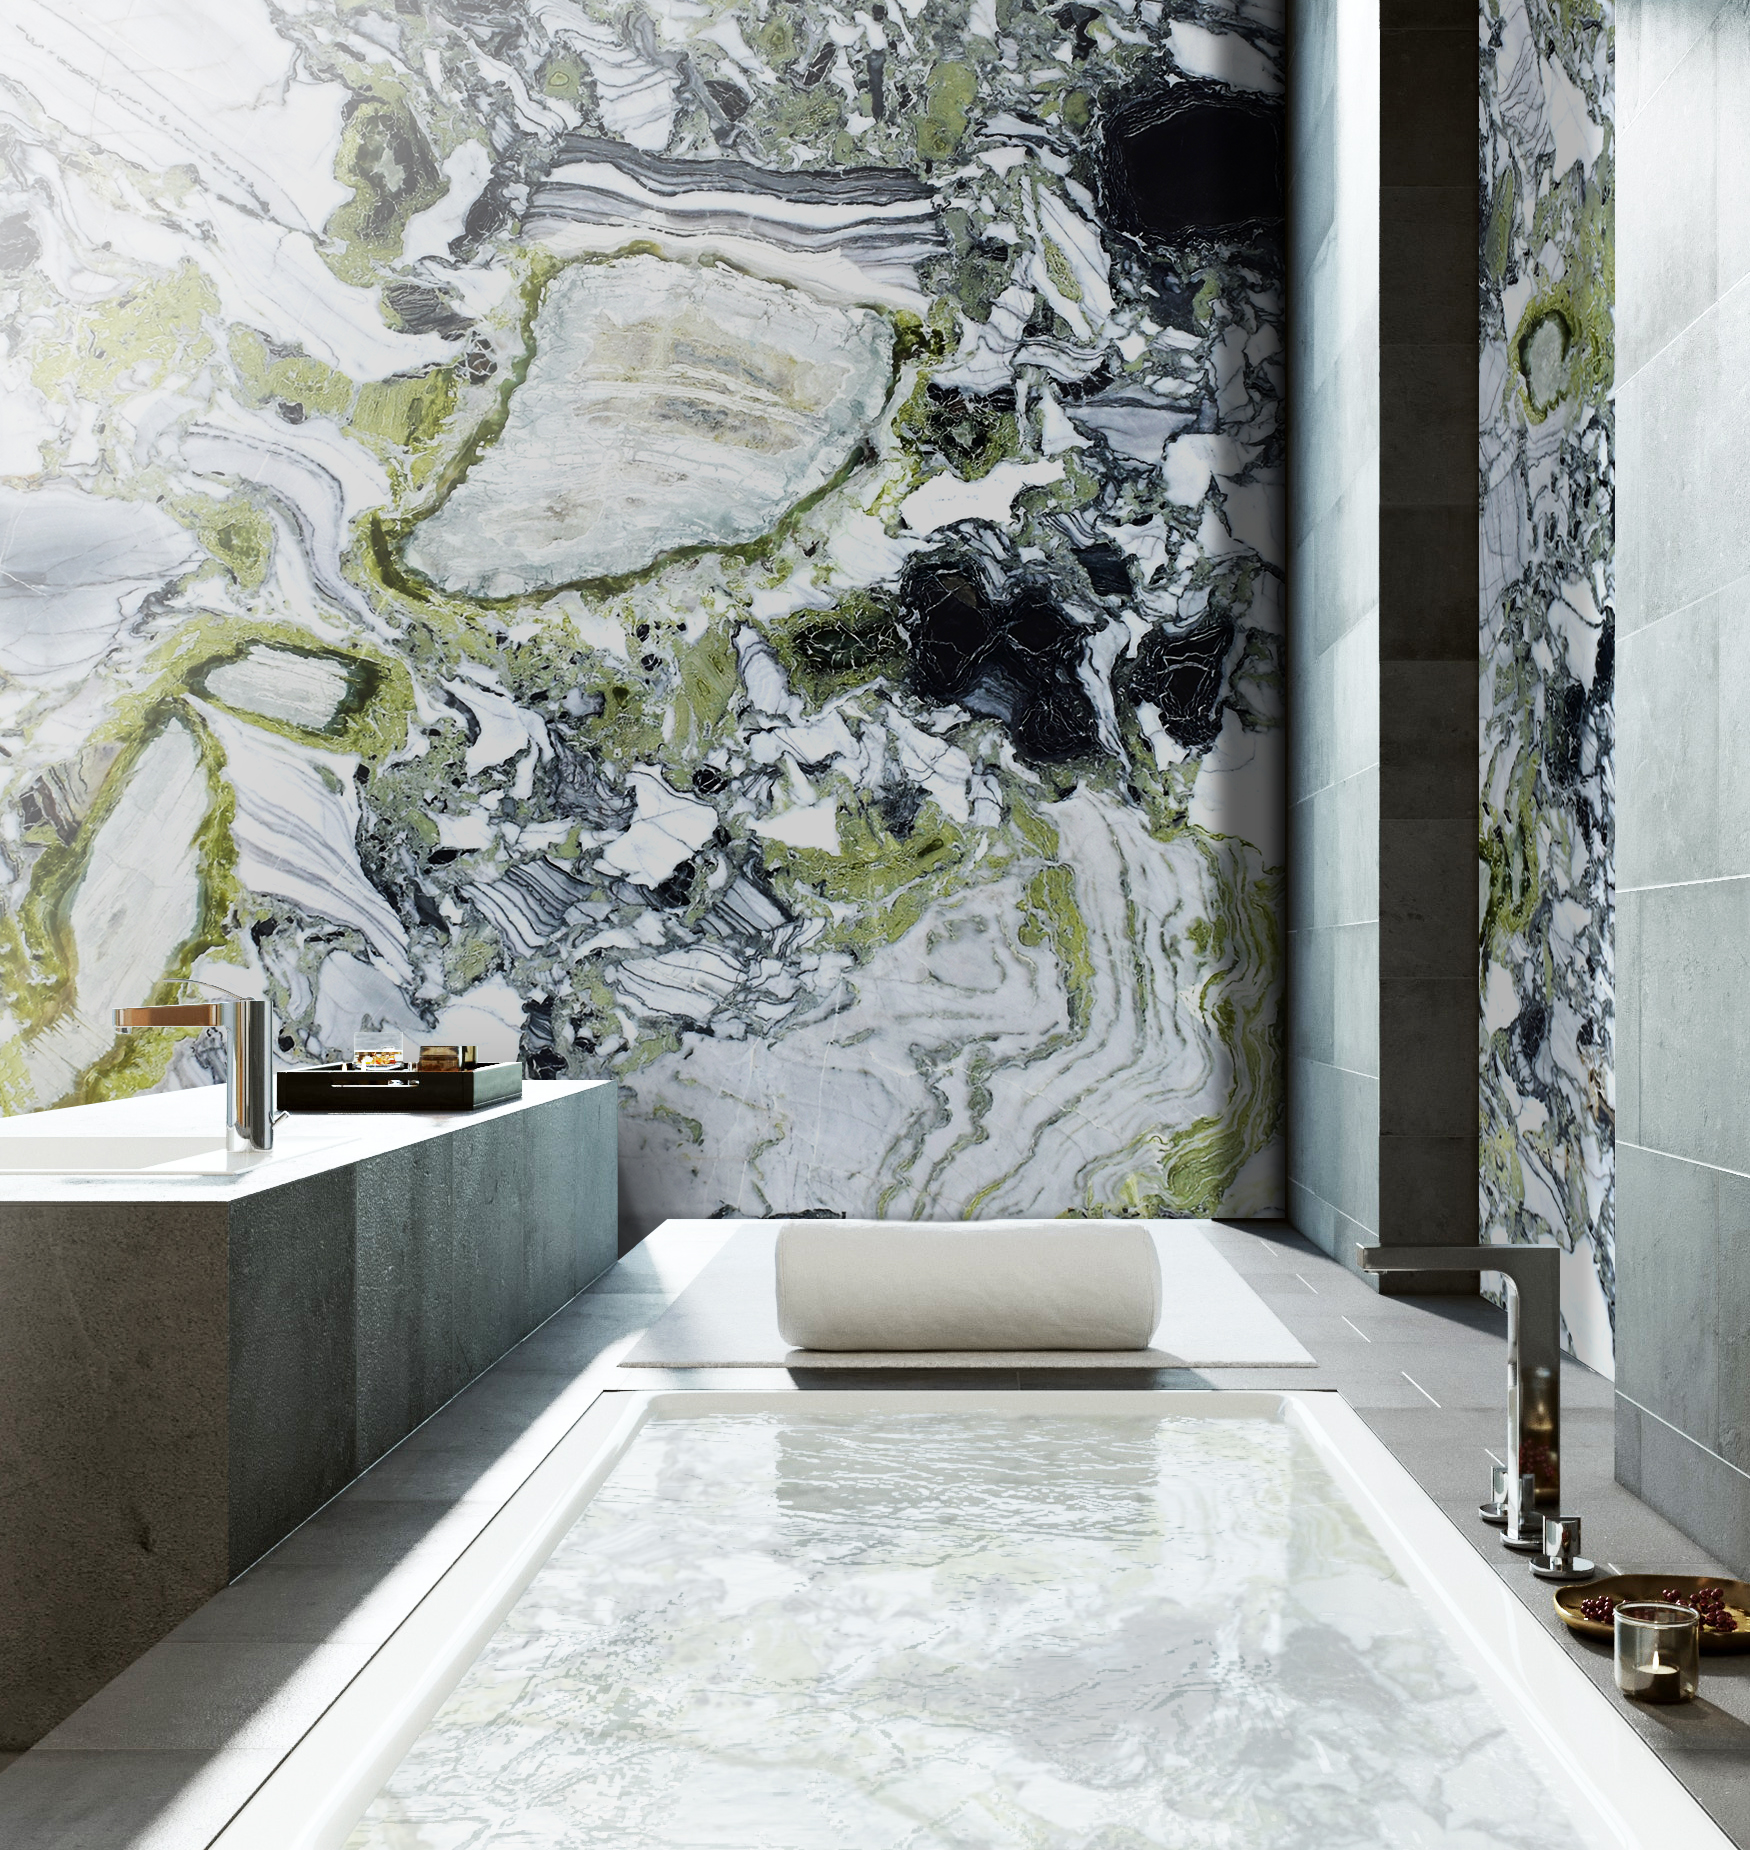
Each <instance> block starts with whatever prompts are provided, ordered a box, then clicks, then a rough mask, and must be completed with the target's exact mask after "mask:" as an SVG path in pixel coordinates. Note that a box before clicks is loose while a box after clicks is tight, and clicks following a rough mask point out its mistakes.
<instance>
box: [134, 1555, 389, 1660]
mask: <svg viewBox="0 0 1750 1850" xmlns="http://www.w3.org/2000/svg"><path fill="white" fill-rule="evenodd" d="M406 1616H407V1612H406V1605H405V1602H404V1599H403V1597H402V1594H401V1592H400V1591H399V1590H398V1589H396V1588H394V1587H393V1586H392V1585H391V1584H390V1583H389V1581H388V1580H387V1579H386V1578H385V1576H384V1575H383V1574H382V1573H381V1572H380V1571H377V1570H374V1569H372V1568H368V1567H361V1566H359V1565H357V1564H355V1563H352V1562H348V1563H346V1564H344V1565H332V1564H331V1565H327V1566H302V1567H300V1566H296V1565H285V1564H283V1563H282V1562H281V1561H280V1560H279V1559H278V1558H277V1557H275V1558H270V1559H268V1560H266V1561H262V1562H260V1563H258V1564H257V1565H256V1566H254V1567H252V1568H251V1569H250V1570H249V1572H248V1573H247V1574H245V1575H243V1576H242V1578H241V1579H239V1580H234V1581H233V1582H232V1583H231V1585H230V1586H228V1587H227V1588H225V1590H224V1591H223V1592H222V1593H220V1594H218V1595H217V1596H216V1597H215V1598H213V1599H210V1600H208V1601H207V1603H206V1604H205V1605H204V1606H203V1607H201V1609H200V1611H199V1612H197V1613H195V1614H194V1615H193V1616H192V1617H190V1618H188V1619H185V1620H184V1621H183V1622H182V1624H181V1625H179V1626H178V1627H177V1628H176V1630H175V1631H173V1632H172V1633H171V1634H170V1638H169V1640H168V1641H167V1642H172V1643H179V1644H271V1643H279V1644H313V1643H319V1642H321V1641H322V1640H323V1639H326V1638H334V1639H341V1640H346V1641H348V1642H352V1643H363V1644H370V1645H373V1646H374V1645H378V1644H381V1643H382V1642H383V1640H384V1639H386V1638H387V1637H388V1636H389V1634H390V1633H391V1632H392V1631H393V1630H394V1629H395V1627H396V1626H397V1625H399V1624H400V1623H401V1621H402V1619H404V1618H405V1617H406Z"/></svg>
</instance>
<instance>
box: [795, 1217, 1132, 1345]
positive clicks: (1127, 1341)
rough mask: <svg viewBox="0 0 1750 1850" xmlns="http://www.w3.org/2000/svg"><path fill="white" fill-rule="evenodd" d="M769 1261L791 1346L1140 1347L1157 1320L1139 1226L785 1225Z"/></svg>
mask: <svg viewBox="0 0 1750 1850" xmlns="http://www.w3.org/2000/svg"><path fill="white" fill-rule="evenodd" d="M777 1267H778V1332H779V1334H780V1335H781V1336H782V1337H783V1339H784V1340H785V1342H787V1343H789V1344H790V1345H791V1347H792V1348H796V1349H867V1350H940V1349H949V1350H955V1349H1007V1350H1015V1349H1105V1350H1111V1349H1146V1348H1147V1347H1148V1341H1149V1338H1150V1337H1151V1336H1152V1335H1153V1334H1154V1329H1155V1325H1156V1324H1157V1323H1158V1322H1159V1321H1160V1313H1161V1268H1160V1261H1159V1260H1158V1259H1157V1258H1156V1256H1155V1246H1154V1241H1153V1240H1152V1239H1151V1238H1150V1236H1149V1231H1148V1229H1147V1227H1145V1226H1143V1225H1142V1224H1141V1223H1140V1222H1137V1221H1097V1220H1096V1221H1089V1220H1072V1221H1063V1220H1046V1221H1038V1220H1034V1221H957V1222H946V1223H944V1222H929V1221H867V1220H863V1221H852V1220H793V1221H786V1222H785V1223H784V1225H783V1226H782V1227H781V1228H779V1230H778V1246H777Z"/></svg>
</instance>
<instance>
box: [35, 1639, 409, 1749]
mask: <svg viewBox="0 0 1750 1850" xmlns="http://www.w3.org/2000/svg"><path fill="white" fill-rule="evenodd" d="M373 1649H374V1647H373V1646H372V1645H369V1644H365V1643H362V1642H355V1641H350V1640H344V1639H328V1640H325V1641H323V1642H322V1643H320V1644H280V1643H273V1644H263V1643H254V1644H243V1643H236V1644H212V1643H199V1644H182V1643H176V1642H172V1641H171V1640H168V1639H167V1640H165V1642H164V1643H162V1644H157V1645H154V1646H153V1647H152V1649H151V1650H150V1651H148V1652H147V1653H146V1655H145V1656H144V1657H142V1658H141V1659H140V1660H139V1661H138V1662H137V1663H135V1664H132V1665H130V1666H129V1667H128V1668H127V1669H126V1670H124V1671H123V1672H122V1673H121V1675H120V1676H119V1677H117V1678H116V1679H115V1680H114V1681H113V1682H112V1683H109V1684H106V1685H105V1686H104V1688H102V1689H101V1690H99V1691H98V1693H97V1694H96V1695H95V1696H93V1697H92V1698H91V1700H90V1701H89V1702H88V1703H86V1704H85V1705H84V1707H83V1708H81V1709H79V1710H77V1711H76V1712H75V1713H74V1714H73V1715H71V1716H69V1717H68V1719H67V1720H66V1721H64V1722H62V1723H61V1725H60V1727H58V1728H56V1729H54V1730H53V1731H52V1732H51V1733H50V1734H49V1735H48V1736H47V1737H46V1738H45V1739H44V1740H43V1741H42V1742H41V1743H39V1751H42V1750H46V1751H48V1752H51V1753H52V1752H65V1751H68V1750H76V1751H80V1752H87V1753H90V1752H100V1751H101V1752H114V1751H120V1752H124V1753H140V1752H152V1753H189V1752H198V1751H203V1750H204V1751H211V1750H212V1749H214V1748H219V1747H225V1746H232V1747H234V1748H236V1749H237V1750H238V1751H239V1752H241V1753H245V1754H248V1753H250V1752H253V1751H260V1752H271V1751H273V1749H274V1748H275V1747H276V1746H278V1747H283V1745H284V1743H286V1742H287V1741H289V1740H295V1739H296V1738H297V1737H298V1735H300V1734H302V1733H303V1731H304V1730H305V1729H307V1728H308V1727H309V1726H310V1724H311V1723H312V1722H313V1721H314V1720H315V1719H316V1717H317V1716H318V1715H320V1714H321V1713H322V1711H323V1710H324V1709H325V1708H327V1706H328V1705H329V1703H330V1702H332V1701H333V1700H334V1697H335V1694H336V1692H337V1691H338V1690H340V1689H341V1688H343V1687H344V1686H345V1685H346V1684H347V1683H348V1682H349V1681H350V1680H351V1679H352V1678H353V1677H354V1676H356V1675H357V1674H358V1671H359V1670H360V1668H361V1667H362V1666H363V1665H364V1663H365V1661H366V1660H367V1659H368V1658H369V1657H370V1655H371V1653H372V1650H373Z"/></svg>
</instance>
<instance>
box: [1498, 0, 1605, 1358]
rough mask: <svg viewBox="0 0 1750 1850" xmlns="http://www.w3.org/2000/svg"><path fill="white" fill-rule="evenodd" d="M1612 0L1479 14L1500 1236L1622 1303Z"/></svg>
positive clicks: (1579, 1329) (1594, 1308) (1595, 1300)
mask: <svg viewBox="0 0 1750 1850" xmlns="http://www.w3.org/2000/svg"><path fill="white" fill-rule="evenodd" d="M1612 46H1613V13H1612V8H1611V5H1610V4H1609V0H1579V3H1578V4H1571V3H1569V0H1483V5H1482V176H1481V185H1482V207H1483V216H1482V227H1481V230H1482V249H1481V270H1480V274H1481V282H1482V318H1483V320H1482V327H1483V338H1482V398H1481V425H1482V445H1481V483H1480V489H1481V497H1482V532H1481V559H1480V572H1481V604H1482V609H1481V618H1482V624H1481V638H1480V647H1479V668H1480V694H1481V753H1480V759H1481V866H1480V869H1479V889H1480V891H1479V902H1480V909H1481V935H1482V946H1481V951H1482V955H1481V975H1480V990H1481V1015H1482V1029H1481V1032H1482V1165H1481V1176H1480V1182H1481V1221H1482V1233H1483V1238H1484V1239H1485V1240H1493V1241H1502V1242H1508V1243H1512V1242H1521V1241H1532V1242H1553V1243H1555V1244H1556V1245H1558V1246H1560V1247H1561V1249H1562V1251H1563V1253H1564V1255H1566V1256H1567V1262H1566V1263H1564V1266H1563V1270H1562V1312H1563V1318H1564V1321H1565V1323H1566V1328H1567V1337H1568V1341H1569V1343H1570V1345H1571V1347H1572V1349H1573V1351H1574V1353H1575V1354H1576V1355H1578V1356H1579V1357H1580V1358H1581V1360H1583V1361H1585V1362H1587V1363H1589V1364H1590V1365H1591V1366H1593V1367H1595V1368H1598V1369H1601V1370H1602V1371H1604V1372H1605V1373H1609V1372H1610V1370H1611V1367H1612V1334H1611V1332H1612V1324H1613V1315H1614V1297H1615V1236H1614V1188H1613V1175H1614V1137H1615V1089H1614V1088H1615V1075H1614V1050H1613V1039H1614V970H1613V961H1612V934H1613V921H1612V904H1613V895H1612V882H1613V877H1614V853H1613V841H1614V829H1615V791H1614V767H1613V749H1614V747H1613V737H1614V735H1613V705H1612V699H1613V672H1612V670H1613V662H1614V655H1615V629H1614V614H1613V613H1614V602H1615V565H1614V555H1613V532H1614V514H1613V495H1614V478H1613V462H1614V426H1613V412H1612V405H1611V399H1610V391H1611V384H1612V377H1613V367H1614V359H1613V352H1614V328H1615V300H1614V298H1615V274H1614V243H1613V240H1614V167H1613V161H1614V152H1613V148H1614V143H1613V130H1614V109H1615V94H1614V67H1613V49H1612Z"/></svg>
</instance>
